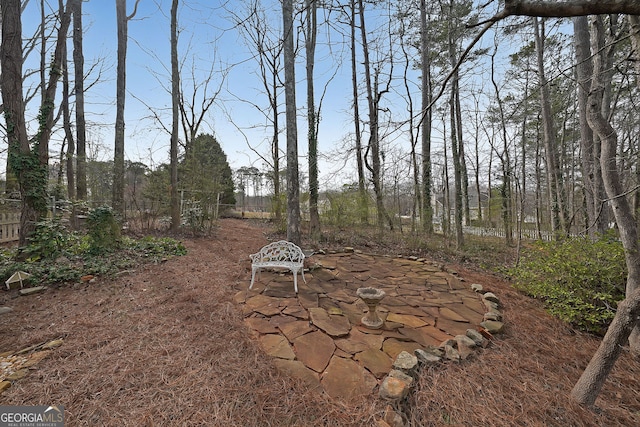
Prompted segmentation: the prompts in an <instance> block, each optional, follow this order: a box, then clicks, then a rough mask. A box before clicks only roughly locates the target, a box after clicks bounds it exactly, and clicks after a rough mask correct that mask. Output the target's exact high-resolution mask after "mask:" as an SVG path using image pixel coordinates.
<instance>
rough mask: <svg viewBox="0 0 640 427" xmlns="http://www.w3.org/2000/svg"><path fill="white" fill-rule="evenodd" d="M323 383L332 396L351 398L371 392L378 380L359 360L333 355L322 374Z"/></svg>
mask: <svg viewBox="0 0 640 427" xmlns="http://www.w3.org/2000/svg"><path fill="white" fill-rule="evenodd" d="M321 384H322V387H323V388H324V391H325V392H326V393H327V394H328V395H329V396H331V397H332V398H334V399H345V400H349V399H353V398H355V397H358V396H365V395H369V394H371V393H372V392H373V389H374V388H375V387H376V386H377V385H378V381H377V380H376V378H375V377H374V376H373V375H372V374H371V373H370V372H369V371H367V370H366V369H365V368H363V367H362V366H360V365H359V364H358V363H357V362H355V361H353V360H350V359H344V358H342V357H337V356H333V357H332V358H331V361H330V362H329V366H327V369H326V370H325V371H324V373H323V375H322V379H321Z"/></svg>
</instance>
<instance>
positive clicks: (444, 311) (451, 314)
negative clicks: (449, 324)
mask: <svg viewBox="0 0 640 427" xmlns="http://www.w3.org/2000/svg"><path fill="white" fill-rule="evenodd" d="M440 316H442V317H444V318H445V319H449V320H453V321H454V322H468V321H469V320H468V319H467V318H466V317H464V316H461V315H459V314H458V313H456V312H455V311H453V310H451V309H450V308H449V307H442V308H440Z"/></svg>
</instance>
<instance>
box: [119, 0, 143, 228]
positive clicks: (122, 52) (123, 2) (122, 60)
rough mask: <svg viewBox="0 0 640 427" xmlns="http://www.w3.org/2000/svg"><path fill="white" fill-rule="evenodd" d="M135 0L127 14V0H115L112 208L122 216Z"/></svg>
mask: <svg viewBox="0 0 640 427" xmlns="http://www.w3.org/2000/svg"><path fill="white" fill-rule="evenodd" d="M139 2H140V0H136V3H135V6H134V10H133V12H132V13H131V15H129V16H127V0H116V22H117V26H118V28H117V34H118V48H117V50H118V53H117V56H118V61H117V65H116V73H117V77H116V125H115V141H114V147H113V197H112V208H113V210H114V211H115V212H116V213H117V214H119V215H121V216H124V213H125V212H124V210H125V206H124V128H125V123H124V107H125V100H126V96H127V92H126V85H127V37H128V25H129V21H130V20H131V19H132V18H133V17H134V16H135V14H136V12H137V10H138V3H139Z"/></svg>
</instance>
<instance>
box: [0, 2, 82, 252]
mask: <svg viewBox="0 0 640 427" xmlns="http://www.w3.org/2000/svg"><path fill="white" fill-rule="evenodd" d="M58 5H59V10H60V12H59V13H60V16H59V19H60V24H59V27H58V37H57V41H56V46H55V50H54V53H53V61H52V64H51V71H50V73H49V80H48V82H47V85H46V89H45V91H44V92H43V96H44V99H43V101H42V103H41V108H40V118H41V119H40V126H39V128H38V134H37V136H36V138H35V139H34V147H33V148H32V147H31V146H30V144H29V138H28V137H27V131H26V123H25V117H24V111H25V110H24V98H23V93H22V60H23V59H22V58H23V56H22V55H23V51H22V21H21V16H20V15H21V4H20V1H19V0H7V1H3V2H1V3H0V13H1V15H2V43H1V46H0V62H1V66H2V74H1V82H0V85H1V88H2V99H3V104H4V113H5V120H6V122H7V139H8V140H9V144H10V145H12V146H13V147H14V150H10V153H9V156H10V159H9V162H10V163H11V165H12V169H13V171H14V172H15V173H16V175H17V177H18V183H19V185H20V196H21V199H22V212H21V215H20V230H21V233H20V241H19V244H20V246H24V245H25V244H26V243H27V241H28V239H29V238H30V236H31V234H32V232H33V230H34V229H35V224H36V222H37V221H38V220H39V219H40V218H42V217H44V216H45V215H46V213H47V178H48V163H49V139H50V137H51V128H52V127H53V123H54V114H53V111H54V107H55V95H56V89H57V83H58V80H59V78H60V76H61V74H62V73H61V69H62V58H63V54H64V51H65V50H64V45H65V43H66V39H67V31H68V29H69V21H70V17H69V10H68V9H67V10H66V11H65V8H64V4H63V2H62V0H59V2H58ZM16 147H17V149H16Z"/></svg>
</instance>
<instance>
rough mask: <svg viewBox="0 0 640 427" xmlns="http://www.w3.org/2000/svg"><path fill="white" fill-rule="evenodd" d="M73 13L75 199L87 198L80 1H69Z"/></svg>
mask: <svg viewBox="0 0 640 427" xmlns="http://www.w3.org/2000/svg"><path fill="white" fill-rule="evenodd" d="M69 5H70V7H71V11H72V13H73V69H74V80H75V84H74V89H73V92H74V95H75V98H76V99H75V103H76V197H77V198H78V200H86V198H87V131H86V120H85V114H84V52H83V49H84V48H83V34H82V31H83V28H82V0H71V1H70V3H69Z"/></svg>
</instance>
